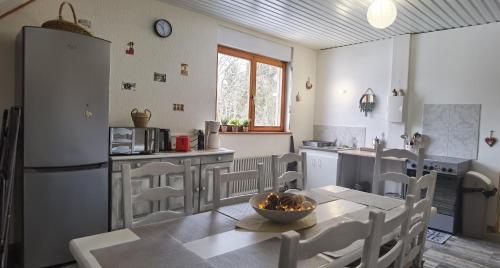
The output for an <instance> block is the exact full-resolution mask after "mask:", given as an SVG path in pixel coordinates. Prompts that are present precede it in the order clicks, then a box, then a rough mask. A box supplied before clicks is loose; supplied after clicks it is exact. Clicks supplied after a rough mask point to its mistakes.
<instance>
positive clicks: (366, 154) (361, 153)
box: [339, 149, 408, 162]
mask: <svg viewBox="0 0 500 268" xmlns="http://www.w3.org/2000/svg"><path fill="white" fill-rule="evenodd" d="M339 154H344V155H352V156H361V157H370V158H375V152H371V151H362V150H360V149H350V150H339ZM383 159H386V160H394V161H401V162H406V160H408V159H406V158H397V157H383Z"/></svg>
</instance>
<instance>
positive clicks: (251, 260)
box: [208, 238, 328, 268]
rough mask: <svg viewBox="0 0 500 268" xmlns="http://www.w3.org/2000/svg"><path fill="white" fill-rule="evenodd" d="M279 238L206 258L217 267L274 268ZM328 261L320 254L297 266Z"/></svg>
mask: <svg viewBox="0 0 500 268" xmlns="http://www.w3.org/2000/svg"><path fill="white" fill-rule="evenodd" d="M280 247H281V240H280V239H279V238H271V239H268V240H265V241H262V242H259V243H256V244H253V245H251V246H246V247H243V248H240V249H237V250H234V251H230V252H227V253H224V254H221V255H218V256H215V257H212V258H210V259H208V262H209V263H210V264H211V265H213V266H215V267H218V268H233V267H238V268H247V267H248V268H250V267H252V268H253V267H259V268H276V267H278V263H279V255H280ZM327 263H328V261H327V260H326V259H325V258H324V257H321V256H315V257H313V258H310V259H307V260H304V261H299V262H298V267H320V266H322V265H325V264H327Z"/></svg>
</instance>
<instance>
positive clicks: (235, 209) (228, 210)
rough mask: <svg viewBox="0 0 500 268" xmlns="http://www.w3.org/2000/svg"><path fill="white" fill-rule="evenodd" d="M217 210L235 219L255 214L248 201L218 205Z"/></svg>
mask: <svg viewBox="0 0 500 268" xmlns="http://www.w3.org/2000/svg"><path fill="white" fill-rule="evenodd" d="M217 211H218V212H220V213H222V214H224V215H226V216H228V217H231V218H233V219H235V220H241V219H243V218H245V217H248V216H251V215H253V214H256V212H255V210H254V209H253V208H252V206H251V205H250V204H249V203H248V202H246V203H240V204H236V205H230V206H224V207H220V208H218V209H217Z"/></svg>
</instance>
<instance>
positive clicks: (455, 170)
mask: <svg viewBox="0 0 500 268" xmlns="http://www.w3.org/2000/svg"><path fill="white" fill-rule="evenodd" d="M406 165H407V166H406V168H407V169H415V168H416V167H417V164H416V162H415V161H413V160H408V162H407V164H406ZM470 165H471V160H470V159H463V158H455V157H448V156H438V155H427V156H426V157H425V159H424V172H425V171H433V170H435V171H436V172H437V173H441V174H449V175H456V176H460V177H461V176H463V175H464V174H465V172H467V171H469V170H470Z"/></svg>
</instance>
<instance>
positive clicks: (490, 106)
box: [408, 23, 500, 224]
mask: <svg viewBox="0 0 500 268" xmlns="http://www.w3.org/2000/svg"><path fill="white" fill-rule="evenodd" d="M499 33H500V23H493V24H487V25H482V26H475V27H466V28H461V29H456V30H449V31H440V32H434V33H427V34H419V35H415V36H413V37H412V49H411V67H410V86H411V90H410V105H409V118H408V119H409V120H408V123H409V126H410V129H411V131H412V132H414V131H420V130H421V129H422V111H423V105H424V103H435V104H437V103H439V104H443V103H444V104H448V103H449V104H453V103H456V104H481V105H482V106H481V123H480V134H479V137H480V140H479V154H478V159H477V161H474V169H475V170H478V171H480V172H482V173H484V174H486V175H488V176H489V177H490V178H492V179H493V180H494V181H495V183H496V184H497V185H498V177H499V173H500V160H499V159H500V145H498V144H497V145H496V146H494V147H489V146H487V145H486V143H485V142H484V138H485V137H487V136H489V131H490V130H494V131H497V132H496V136H497V137H500V120H499V119H498V117H499V115H500V75H499V70H500V53H499V48H500V34H499ZM493 201H494V199H493V200H492V206H490V208H491V212H490V214H489V215H490V223H491V224H494V215H495V213H494V209H495V207H494V206H493V203H494V202H493Z"/></svg>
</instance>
